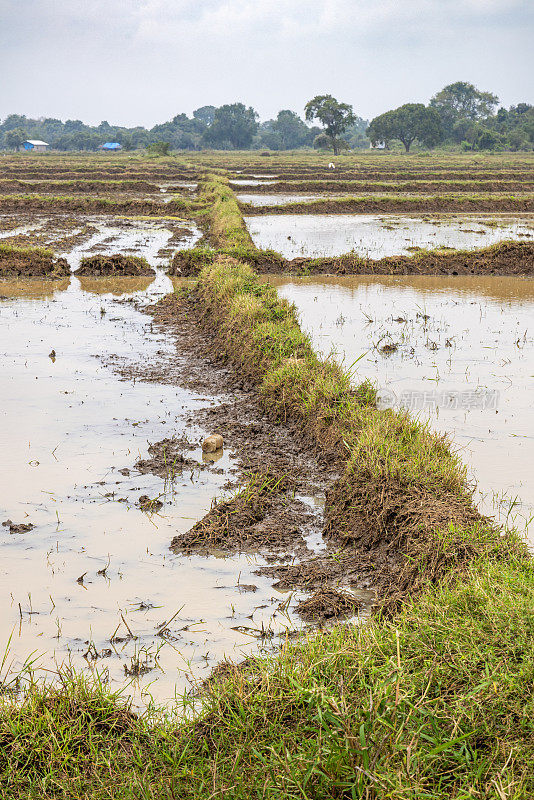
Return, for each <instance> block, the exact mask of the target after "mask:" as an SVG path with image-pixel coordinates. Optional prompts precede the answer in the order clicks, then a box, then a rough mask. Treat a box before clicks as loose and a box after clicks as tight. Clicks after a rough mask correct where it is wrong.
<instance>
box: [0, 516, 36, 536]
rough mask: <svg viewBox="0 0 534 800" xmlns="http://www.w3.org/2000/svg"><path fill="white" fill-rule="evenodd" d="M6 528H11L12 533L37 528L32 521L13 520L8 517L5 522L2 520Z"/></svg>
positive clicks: (25, 531) (26, 531)
mask: <svg viewBox="0 0 534 800" xmlns="http://www.w3.org/2000/svg"><path fill="white" fill-rule="evenodd" d="M2 525H3V526H4V528H9V532H10V533H29V531H32V530H33V529H34V528H35V525H32V523H31V522H19V523H16V522H12V521H11V520H10V519H6V520H5V522H2Z"/></svg>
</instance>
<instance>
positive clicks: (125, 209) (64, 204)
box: [0, 195, 204, 217]
mask: <svg viewBox="0 0 534 800" xmlns="http://www.w3.org/2000/svg"><path fill="white" fill-rule="evenodd" d="M203 207H204V206H203V204H202V203H199V202H197V201H192V200H186V199H183V200H182V199H179V200H177V199H173V200H170V201H169V202H168V203H158V202H157V201H155V200H140V199H131V200H109V199H107V198H103V197H102V198H96V197H87V198H85V197H39V196H37V195H34V196H32V195H24V196H20V195H4V196H2V197H0V213H7V212H10V211H44V212H48V213H50V212H54V211H67V212H72V211H82V212H85V213H94V212H97V213H99V214H131V215H142V216H156V217H165V216H172V215H175V214H176V215H179V216H186V217H187V216H188V215H189V214H190V213H191V212H193V211H198V210H199V209H201V208H203Z"/></svg>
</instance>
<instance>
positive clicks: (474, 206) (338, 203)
mask: <svg viewBox="0 0 534 800" xmlns="http://www.w3.org/2000/svg"><path fill="white" fill-rule="evenodd" d="M241 208H242V209H243V211H244V213H246V215H247V216H261V215H265V214H386V213H387V214H392V213H393V214H397V213H404V214H414V213H419V214H421V213H425V214H430V213H455V214H470V213H473V212H516V213H518V214H520V213H525V212H527V213H528V212H532V211H534V197H522V196H518V197H514V196H512V195H510V196H491V195H473V196H465V195H462V194H456V195H427V196H426V197H401V196H398V195H389V196H379V197H331V198H324V199H321V200H310V201H306V202H298V201H297V202H293V203H285V204H284V205H276V206H252V205H247V204H245V203H242V204H241Z"/></svg>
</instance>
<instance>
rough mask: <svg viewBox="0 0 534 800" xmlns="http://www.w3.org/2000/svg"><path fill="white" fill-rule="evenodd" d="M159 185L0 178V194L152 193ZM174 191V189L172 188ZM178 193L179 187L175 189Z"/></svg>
mask: <svg viewBox="0 0 534 800" xmlns="http://www.w3.org/2000/svg"><path fill="white" fill-rule="evenodd" d="M158 189H159V187H158V186H157V184H155V183H149V182H148V181H144V180H130V179H129V180H116V181H111V180H108V181H106V180H102V181H99V180H91V179H88V180H71V181H68V180H63V181H61V180H60V181H53V180H41V181H22V180H5V179H4V180H0V194H23V193H25V192H36V193H37V194H39V193H41V192H45V193H49V192H50V193H56V194H61V193H62V192H69V193H70V192H75V193H79V194H83V193H84V192H88V193H89V192H90V193H91V194H114V193H115V192H148V193H150V194H153V193H154V192H157V191H158ZM173 191H174V190H173ZM176 191H177V193H178V194H180V189H177V190H176Z"/></svg>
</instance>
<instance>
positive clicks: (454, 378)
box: [271, 276, 534, 544]
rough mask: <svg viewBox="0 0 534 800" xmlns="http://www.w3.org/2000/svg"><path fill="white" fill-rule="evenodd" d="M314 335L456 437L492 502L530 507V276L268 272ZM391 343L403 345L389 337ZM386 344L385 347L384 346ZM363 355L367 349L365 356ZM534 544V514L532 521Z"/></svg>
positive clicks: (502, 512) (515, 515) (510, 518)
mask: <svg viewBox="0 0 534 800" xmlns="http://www.w3.org/2000/svg"><path fill="white" fill-rule="evenodd" d="M271 280H272V282H273V283H274V284H275V285H276V286H277V288H278V290H279V292H280V294H281V295H282V296H283V297H286V298H288V299H289V300H291V301H293V302H294V303H295V304H296V306H297V309H298V311H299V315H300V319H301V322H302V325H303V328H304V329H305V330H306V331H307V332H308V333H309V335H310V336H311V339H312V342H313V344H314V346H315V347H316V348H317V349H318V350H319V351H321V352H322V353H324V354H327V353H329V352H331V351H334V352H335V354H336V358H338V359H339V360H340V361H342V362H343V364H344V365H345V367H346V368H348V369H351V370H352V371H353V374H354V377H353V379H354V382H355V383H357V382H359V381H361V380H363V379H364V378H370V379H371V380H372V381H374V382H375V383H376V385H377V386H378V387H379V394H380V396H381V403H382V405H383V406H393V407H400V406H403V407H406V408H409V409H410V410H411V412H412V413H413V414H417V415H418V416H420V417H421V418H422V419H427V420H429V421H430V424H431V425H432V426H433V427H434V428H435V429H437V430H440V431H443V432H446V433H448V434H450V435H451V436H452V439H453V445H454V447H455V448H458V449H459V450H460V452H461V454H462V457H463V460H464V461H465V462H466V463H467V464H468V465H469V468H470V473H471V475H472V478H473V480H474V481H476V483H477V485H478V491H477V494H476V499H477V502H478V504H479V505H480V507H482V508H483V509H484V510H485V511H486V512H488V513H491V514H495V515H496V516H497V517H498V518H499V519H500V520H501V521H507V522H509V523H513V524H516V525H517V527H518V528H520V529H521V530H524V529H525V528H526V527H527V528H528V523H529V521H530V519H531V517H532V516H533V515H534V414H533V403H534V282H533V281H532V280H531V279H526V278H525V279H522V278H509V277H503V278H500V277H490V278H478V277H475V276H469V277H455V278H443V277H413V276H409V277H380V278H376V277H372V276H359V277H357V276H353V277H332V278H309V279H299V280H295V279H293V278H272V279H271ZM389 345H392V346H394V347H396V349H394V350H393V352H391V348H389V347H386V350H385V351H383V350H382V348H384V347H385V346H389ZM388 350H389V351H390V352H389V353H388V352H387V351H388ZM358 359H359V360H358ZM528 533H529V536H530V541H531V542H532V543H533V544H534V525H530V528H529V531H528Z"/></svg>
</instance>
